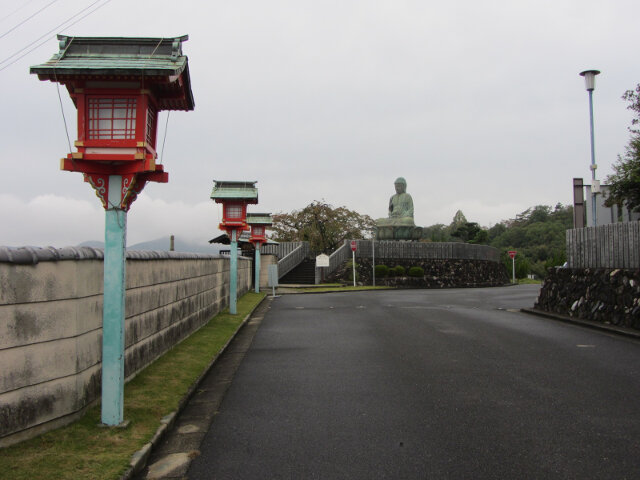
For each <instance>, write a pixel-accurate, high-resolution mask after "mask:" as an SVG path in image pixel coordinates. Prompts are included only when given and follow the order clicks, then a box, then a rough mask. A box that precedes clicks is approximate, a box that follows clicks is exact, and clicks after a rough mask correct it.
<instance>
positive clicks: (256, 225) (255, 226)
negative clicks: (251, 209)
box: [247, 213, 273, 245]
mask: <svg viewBox="0 0 640 480" xmlns="http://www.w3.org/2000/svg"><path fill="white" fill-rule="evenodd" d="M247 224H248V225H249V226H250V227H251V235H250V236H249V241H250V242H251V243H252V244H253V245H256V244H258V245H259V244H262V243H265V242H266V241H267V227H270V226H271V225H272V224H273V219H272V218H271V214H270V213H248V214H247Z"/></svg>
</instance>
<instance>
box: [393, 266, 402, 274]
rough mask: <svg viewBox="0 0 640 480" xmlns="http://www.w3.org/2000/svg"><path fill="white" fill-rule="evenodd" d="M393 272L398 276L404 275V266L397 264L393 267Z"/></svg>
mask: <svg viewBox="0 0 640 480" xmlns="http://www.w3.org/2000/svg"><path fill="white" fill-rule="evenodd" d="M393 274H394V275H395V276H396V277H403V276H404V267H403V266H402V265H396V266H395V267H394V269H393Z"/></svg>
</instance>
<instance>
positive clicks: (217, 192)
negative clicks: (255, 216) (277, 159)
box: [211, 180, 258, 315]
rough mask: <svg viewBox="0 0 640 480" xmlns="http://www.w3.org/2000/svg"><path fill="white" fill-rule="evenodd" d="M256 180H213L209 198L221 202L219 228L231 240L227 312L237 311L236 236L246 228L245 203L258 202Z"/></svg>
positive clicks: (233, 313) (234, 312)
mask: <svg viewBox="0 0 640 480" xmlns="http://www.w3.org/2000/svg"><path fill="white" fill-rule="evenodd" d="M256 183H258V182H257V181H250V182H246V181H221V180H214V185H213V191H212V192H211V199H212V200H213V201H215V202H216V203H221V204H222V222H221V223H220V225H219V228H220V230H225V231H226V232H227V234H228V235H229V239H230V240H231V245H230V248H231V252H230V262H229V313H231V314H232V315H235V314H236V313H238V312H237V299H238V238H240V234H241V233H242V232H243V231H244V230H246V229H247V228H248V226H247V205H248V204H256V203H258V189H257V188H256Z"/></svg>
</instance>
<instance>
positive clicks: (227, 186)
mask: <svg viewBox="0 0 640 480" xmlns="http://www.w3.org/2000/svg"><path fill="white" fill-rule="evenodd" d="M214 182H215V184H214V186H213V191H212V192H211V199H212V200H214V201H215V202H216V203H224V202H227V201H234V200H235V201H240V202H244V203H252V204H255V203H258V189H257V188H256V183H258V182H257V181H250V182H247V181H221V180H214Z"/></svg>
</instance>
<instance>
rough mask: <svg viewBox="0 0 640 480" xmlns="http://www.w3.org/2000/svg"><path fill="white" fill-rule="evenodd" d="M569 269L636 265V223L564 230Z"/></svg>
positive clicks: (639, 228) (639, 247)
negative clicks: (565, 231)
mask: <svg viewBox="0 0 640 480" xmlns="http://www.w3.org/2000/svg"><path fill="white" fill-rule="evenodd" d="M566 239H567V263H568V265H569V266H570V267H573V268H640V222H628V223H612V224H609V225H600V226H598V227H587V228H576V229H571V230H567V236H566Z"/></svg>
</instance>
